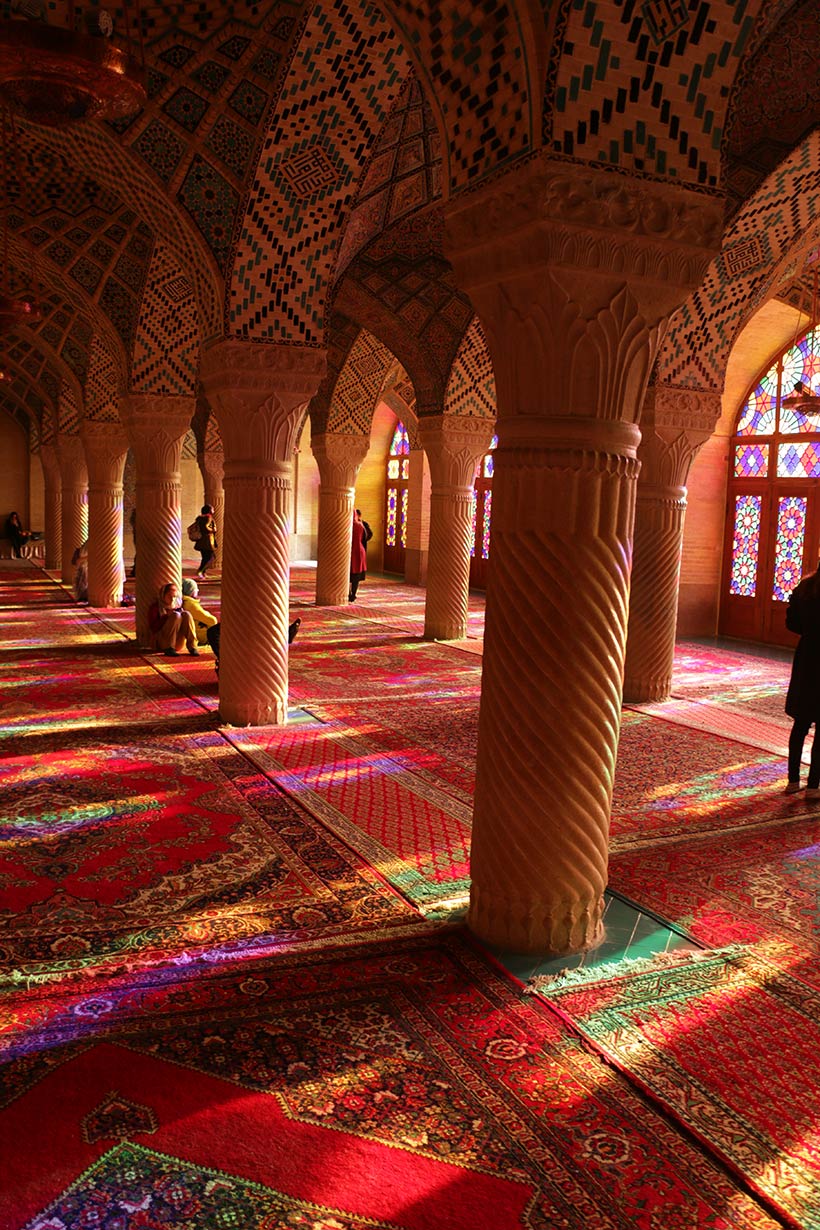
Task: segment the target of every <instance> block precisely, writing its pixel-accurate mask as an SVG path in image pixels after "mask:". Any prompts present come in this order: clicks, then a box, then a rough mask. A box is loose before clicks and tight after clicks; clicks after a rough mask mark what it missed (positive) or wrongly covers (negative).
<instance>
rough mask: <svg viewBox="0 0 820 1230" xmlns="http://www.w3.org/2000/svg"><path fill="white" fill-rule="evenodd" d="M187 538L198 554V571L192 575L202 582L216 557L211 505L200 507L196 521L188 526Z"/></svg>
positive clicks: (214, 527)
mask: <svg viewBox="0 0 820 1230" xmlns="http://www.w3.org/2000/svg"><path fill="white" fill-rule="evenodd" d="M188 537H189V538H190V540H191V542H192V543H193V544H194V549H195V550H196V551H198V552H199V555H200V560H201V562H200V565H199V570H198V572H195V573H194V576H195V578H196V579H197V581H204V580H205V574H206V573H207V571H208V568H209V566H210V565H211V564H212V563H213V561H214V559H215V557H216V547H217V542H216V521H215V520H214V510H213V505H211V504H203V505H202V512H201V513H200V514H199V516H198V517H197V519H196V521H192V522H191V524H190V525H189V526H188Z"/></svg>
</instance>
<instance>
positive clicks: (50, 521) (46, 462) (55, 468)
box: [40, 443, 63, 572]
mask: <svg viewBox="0 0 820 1230" xmlns="http://www.w3.org/2000/svg"><path fill="white" fill-rule="evenodd" d="M40 464H41V465H42V467H43V482H44V496H45V525H44V527H43V533H44V537H45V558H44V560H43V563H44V566H45V567H46V568H48V570H49V571H50V572H55V571H57V569H59V568H61V567H62V562H63V560H62V540H63V527H62V503H63V489H62V479H61V478H60V459H59V457H58V456H57V448H56V445H54V444H52V443H49V444H41V445H40Z"/></svg>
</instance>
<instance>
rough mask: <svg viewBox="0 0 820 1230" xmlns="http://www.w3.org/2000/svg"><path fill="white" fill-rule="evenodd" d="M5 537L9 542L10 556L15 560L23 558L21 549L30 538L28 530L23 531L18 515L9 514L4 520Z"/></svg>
mask: <svg viewBox="0 0 820 1230" xmlns="http://www.w3.org/2000/svg"><path fill="white" fill-rule="evenodd" d="M5 537H6V538H8V539H9V541H10V542H11V550H12V554H13V555H14V556H16V558H17V559H22V558H23V547H25V546H26V545H27V544H28V540H29V538H30V537H31V535H30V534H29V532H28V530H24V529H23V523H22V522H21V520H20V515H19V513H16V512H13V513H9V515H8V517H7V518H6V533H5Z"/></svg>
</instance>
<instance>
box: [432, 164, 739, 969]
mask: <svg viewBox="0 0 820 1230" xmlns="http://www.w3.org/2000/svg"><path fill="white" fill-rule="evenodd" d="M721 220H722V217H721V207H720V206H719V205H718V204H717V203H716V202H715V201H713V200H711V199H708V198H704V197H702V196H700V195H698V194H696V193H690V192H688V191H687V190H686V189H681V188H678V187H675V188H672V187H670V186H667V185H656V184H651V185H650V184H648V183H646V182H644V181H639V180H632V179H630V178H629V177H628V176H620V175H614V174H613V173H611V172H608V171H599V170H596V169H593V168H590V167H584V168H576V167H573V166H570V165H567V164H565V163H559V162H553V161H552V160H551V159H550V157H549V155H548V154H546V153H544V154H542V155H540V156H539V157H538V158H536V159H533V160H532V161H531V162H529V163H528V164H527V165H526V166H525V167H523V168H521V169H520V170H516V171H515V172H513V173H511V174H510V175H508V176H505V177H504V178H503V179H502V180H498V181H496V182H495V183H492V184H488V185H486V186H485V187H484V188H479V189H478V190H476V191H475V192H474V193H471V194H468V195H467V196H464V197H461V198H457V199H456V200H454V201H452V202H451V203H450V204H449V206H448V207H447V212H446V219H445V226H446V244H445V248H446V255H447V256H448V257H449V259H450V261H451V263H452V264H453V267H454V271H455V276H456V280H457V282H458V283H459V284H460V285H461V286H462V287H463V288H464V289H465V290H467V291H468V293H469V294H470V297H471V299H472V301H473V303H474V304H475V307H476V310H477V312H478V314H479V316H480V318H481V321H482V324H483V326H484V330H485V333H486V336H487V341H488V345H489V348H490V353H491V355H492V359H493V366H494V373H495V379H496V390H497V404H498V424H497V431H498V438H499V444H498V448H497V449H496V453H495V466H494V475H493V531H492V533H493V549H492V554H491V558H490V561H489V569H488V574H489V575H488V587H487V614H486V632H485V642H484V669H483V681H482V694H481V707H480V713H479V735H478V762H477V773H476V793H475V811H474V824H473V841H472V857H471V869H472V891H471V900H470V910H469V916H468V922H469V925H470V926H471V928H472V929H473V930H474V931H475V932H476V933H477V934H478V935H479V936H481V937H482V938H483V939H485V940H487V941H489V942H490V943H493V944H496V945H498V946H499V947H501V948H503V949H508V950H514V951H521V952H532V953H538V954H557V953H568V952H572V951H576V950H579V949H583V948H586V947H589V946H591V945H593V944H595V943H597V942H598V940H599V939H600V937H601V929H602V922H601V920H602V914H603V890H604V887H605V885H606V879H607V856H608V832H609V813H610V802H611V793H612V780H613V775H614V767H615V757H616V752H617V745H618V734H619V721H620V702H621V686H622V679H623V662H624V650H625V641H626V623H627V602H628V593H629V573H630V562H631V547H632V525H633V517H634V500H635V487H636V478H637V471H638V462H637V457H636V454H637V446H638V441H639V439H640V433H639V431H638V428H637V425H636V424H637V420H638V418H639V415H640V410H641V404H642V401H643V397H644V393H645V390H646V385H647V382H648V377H649V373H650V371H651V369H652V364H653V362H654V359H655V355H656V353H657V347H658V344H659V340H660V337H661V335H662V332H663V329H664V328H665V323H666V319H667V317H668V314H669V312H671V311H672V310H673V309H674V307H675V306H677V304H678V303H679V302H681V301H682V300H683V298H684V297H685V296H686V294H687V292H688V291H689V290H690V289H691V288H693V287H694V286H696V285H698V284H699V282H700V280H701V277H702V274H703V270H704V269H705V267H706V265H707V264H708V261H709V260H710V259H711V256H712V255H713V253H714V251H716V250H717V247H718V244H719V241H720V224H721Z"/></svg>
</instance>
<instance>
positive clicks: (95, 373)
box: [83, 337, 120, 423]
mask: <svg viewBox="0 0 820 1230" xmlns="http://www.w3.org/2000/svg"><path fill="white" fill-rule="evenodd" d="M119 387H120V382H119V380H118V375H117V366H116V363H115V362H114V360H113V358H112V357H111V355H110V354H109V352H108V351H107V350H106V349H105V347H104V345H103V343H102V342H101V341H100V339H99V338H98V337H95V338H94V339H93V341H92V343H91V361H90V363H89V365H88V377H87V379H86V382H85V388H84V390H83V392H84V395H85V417H86V418H87V419H93V420H94V421H95V422H97V423H118V422H119V421H120V416H119V409H118V406H119V397H118V393H119Z"/></svg>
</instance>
